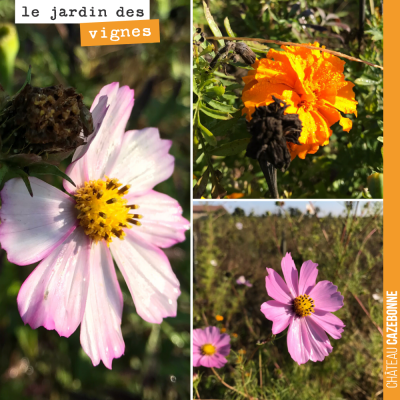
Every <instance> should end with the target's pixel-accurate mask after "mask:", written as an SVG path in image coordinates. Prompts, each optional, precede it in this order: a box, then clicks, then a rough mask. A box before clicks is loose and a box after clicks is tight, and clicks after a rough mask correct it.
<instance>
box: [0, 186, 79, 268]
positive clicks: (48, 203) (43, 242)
mask: <svg viewBox="0 0 400 400" xmlns="http://www.w3.org/2000/svg"><path fill="white" fill-rule="evenodd" d="M29 181H30V183H31V187H32V191H33V197H31V196H30V195H29V193H28V190H27V189H26V186H25V184H24V182H23V180H22V179H21V178H15V179H11V180H9V181H8V182H7V183H6V184H5V185H4V189H3V190H2V191H1V200H2V207H1V209H0V218H1V224H0V243H1V245H2V248H3V249H4V250H6V251H7V257H8V259H9V260H10V261H11V262H12V263H14V264H18V265H28V264H32V263H34V262H37V261H40V260H42V259H43V258H45V257H46V256H47V255H49V254H50V253H51V252H52V251H53V250H54V249H55V248H56V247H57V246H58V245H59V244H61V243H62V242H64V240H65V239H66V238H67V237H68V236H69V235H70V234H71V233H72V232H73V231H74V229H75V228H76V226H77V224H78V220H77V218H76V217H77V210H76V209H75V202H74V200H73V199H71V198H70V197H69V196H68V195H66V194H65V193H63V192H61V190H58V189H56V188H55V187H53V186H51V185H49V184H48V183H46V182H44V181H41V180H40V179H37V178H29Z"/></svg>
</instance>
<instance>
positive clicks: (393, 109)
mask: <svg viewBox="0 0 400 400" xmlns="http://www.w3.org/2000/svg"><path fill="white" fill-rule="evenodd" d="M375 4H377V2H375ZM399 12H400V1H398V0H387V1H385V2H384V8H383V20H384V21H383V31H384V35H383V36H384V39H383V43H384V53H383V54H384V57H383V65H384V68H385V71H384V73H383V88H384V89H383V93H384V95H383V99H384V107H385V109H384V117H383V119H384V127H385V131H384V137H385V139H384V143H385V144H384V150H383V151H384V159H383V167H384V168H383V169H384V174H385V184H384V193H383V198H384V201H383V207H384V213H383V227H384V228H383V295H384V296H383V298H384V303H383V307H384V309H383V310H384V313H383V335H384V336H383V399H384V400H398V399H400V382H399V358H400V357H399V351H400V342H399V340H400V338H399V329H398V328H399V314H398V310H399V309H398V300H399V296H400V265H399V226H400V213H399V197H400V190H399V188H400V185H399V173H398V169H399V153H398V151H397V150H396V147H397V143H398V130H399V122H398V116H399V109H398V102H399V62H400V61H399V55H398V54H397V53H396V52H393V49H394V48H396V46H398V37H399V21H398V16H399ZM377 398H378V397H377Z"/></svg>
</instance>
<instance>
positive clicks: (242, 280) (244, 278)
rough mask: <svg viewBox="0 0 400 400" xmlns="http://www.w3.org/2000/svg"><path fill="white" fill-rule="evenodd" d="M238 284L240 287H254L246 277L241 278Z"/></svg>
mask: <svg viewBox="0 0 400 400" xmlns="http://www.w3.org/2000/svg"><path fill="white" fill-rule="evenodd" d="M236 283H237V284H238V285H246V286H248V287H252V286H253V284H252V283H250V282H249V281H248V280H247V279H246V277H245V276H244V275H242V276H239V278H238V279H237V280H236Z"/></svg>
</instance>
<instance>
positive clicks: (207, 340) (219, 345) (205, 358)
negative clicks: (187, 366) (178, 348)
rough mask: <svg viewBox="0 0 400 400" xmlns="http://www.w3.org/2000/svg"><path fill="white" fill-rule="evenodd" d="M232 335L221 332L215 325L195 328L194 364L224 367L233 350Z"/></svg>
mask: <svg viewBox="0 0 400 400" xmlns="http://www.w3.org/2000/svg"><path fill="white" fill-rule="evenodd" d="M230 340H231V338H230V336H229V335H226V334H225V333H223V334H221V333H220V332H219V329H218V328H217V327H215V326H209V327H207V328H205V329H194V330H193V366H194V367H200V366H203V367H208V368H211V367H214V368H221V367H223V366H224V365H225V364H226V362H227V360H226V358H225V357H226V356H227V355H228V354H229V352H230V351H231V346H230Z"/></svg>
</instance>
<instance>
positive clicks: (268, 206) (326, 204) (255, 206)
mask: <svg viewBox="0 0 400 400" xmlns="http://www.w3.org/2000/svg"><path fill="white" fill-rule="evenodd" d="M282 201H284V202H285V206H284V207H285V208H286V209H288V208H289V207H293V208H298V209H299V210H300V211H302V212H306V205H307V204H308V203H309V201H306V200H304V201H301V200H289V201H288V200H282ZM275 202H276V200H218V201H196V200H194V201H193V205H195V206H196V205H203V206H204V205H213V206H218V205H219V206H224V207H225V208H226V209H227V210H228V212H232V211H233V210H234V209H235V208H236V207H239V208H241V209H243V210H244V211H245V213H246V215H248V214H249V213H250V212H251V211H253V212H254V214H255V215H262V214H264V213H265V212H266V211H272V212H276V211H277V209H278V207H277V206H276V205H275ZM312 203H313V205H314V207H319V208H320V209H321V211H320V213H319V214H318V215H319V216H321V217H323V216H325V215H328V214H329V213H332V215H335V216H336V215H341V214H343V212H344V210H345V202H344V201H339V200H328V201H321V200H316V201H312ZM360 203H361V204H360V205H359V207H358V210H359V213H360V212H361V210H362V208H363V206H364V205H365V204H366V203H373V201H371V200H366V201H365V200H360ZM380 203H382V202H380ZM372 206H373V204H370V208H371V209H372V208H373V207H372Z"/></svg>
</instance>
